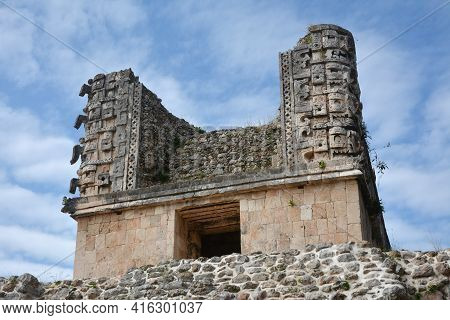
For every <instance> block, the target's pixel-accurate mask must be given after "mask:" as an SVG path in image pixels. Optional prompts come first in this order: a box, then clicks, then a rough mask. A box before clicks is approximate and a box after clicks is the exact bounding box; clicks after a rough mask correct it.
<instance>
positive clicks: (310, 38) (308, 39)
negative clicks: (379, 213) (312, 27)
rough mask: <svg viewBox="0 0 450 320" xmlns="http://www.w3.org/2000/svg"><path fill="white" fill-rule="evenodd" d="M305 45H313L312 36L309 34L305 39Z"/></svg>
mask: <svg viewBox="0 0 450 320" xmlns="http://www.w3.org/2000/svg"><path fill="white" fill-rule="evenodd" d="M303 43H306V44H311V43H312V36H311V35H310V34H308V35H307V36H306V37H304V38H303Z"/></svg>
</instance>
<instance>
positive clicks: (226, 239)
mask: <svg viewBox="0 0 450 320" xmlns="http://www.w3.org/2000/svg"><path fill="white" fill-rule="evenodd" d="M201 241H202V246H201V256H202V257H207V258H211V257H214V256H223V255H226V254H231V253H241V233H240V232H239V231H235V232H227V233H217V234H205V235H202V236H201Z"/></svg>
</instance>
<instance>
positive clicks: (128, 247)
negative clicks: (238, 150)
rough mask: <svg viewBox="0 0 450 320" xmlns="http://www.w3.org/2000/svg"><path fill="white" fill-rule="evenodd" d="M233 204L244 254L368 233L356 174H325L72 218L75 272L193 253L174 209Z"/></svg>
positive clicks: (116, 271)
mask: <svg viewBox="0 0 450 320" xmlns="http://www.w3.org/2000/svg"><path fill="white" fill-rule="evenodd" d="M236 202H237V203H238V206H239V212H238V214H239V217H238V218H239V222H240V223H239V227H238V228H239V229H240V233H241V252H242V253H243V254H250V253H252V252H255V251H263V252H276V251H277V252H281V251H286V250H289V249H302V248H304V247H305V245H307V244H315V243H344V242H347V241H354V242H360V241H363V240H365V241H370V240H371V239H372V237H371V227H370V223H369V217H368V216H367V213H366V212H365V211H364V210H362V209H361V208H362V207H364V201H363V198H362V197H361V194H360V192H359V187H358V182H357V180H356V179H348V180H338V181H333V180H331V181H328V182H319V183H313V184H306V185H299V186H290V187H281V188H274V189H270V190H256V191H251V192H242V193H230V194H228V195H223V196H213V197H205V198H202V199H197V200H192V201H188V202H186V201H175V202H173V203H166V204H161V205H157V206H154V205H147V206H142V207H137V208H134V209H133V208H130V209H126V210H123V211H119V212H117V213H110V212H106V213H99V214H96V215H92V216H82V217H79V218H76V220H77V222H78V232H77V251H76V257H75V267H74V277H75V278H77V279H78V278H91V277H100V276H115V275H120V274H123V273H125V272H126V271H127V270H128V269H129V268H131V267H138V266H142V265H148V264H156V263H158V262H161V261H165V260H170V259H186V258H198V257H199V254H195V253H193V252H189V250H188V248H189V245H190V244H191V243H190V242H191V239H190V238H188V231H187V227H185V226H183V224H184V223H185V222H184V221H183V220H184V219H183V218H182V217H181V215H180V211H182V209H183V208H185V207H186V205H188V206H189V207H202V206H203V205H205V204H211V203H213V204H215V203H221V204H222V203H236ZM198 249H199V250H200V248H198Z"/></svg>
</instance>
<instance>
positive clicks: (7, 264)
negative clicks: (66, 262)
mask: <svg viewBox="0 0 450 320" xmlns="http://www.w3.org/2000/svg"><path fill="white" fill-rule="evenodd" d="M0 266H1V269H2V276H11V275H21V274H24V273H31V274H32V275H34V276H39V277H38V279H39V280H40V281H44V282H53V281H56V280H64V279H71V278H72V274H73V271H72V269H71V268H63V267H53V266H52V265H49V264H42V263H35V262H30V261H29V260H23V259H3V258H0ZM49 269H50V270H49ZM47 270H48V271H47ZM44 272H45V273H44Z"/></svg>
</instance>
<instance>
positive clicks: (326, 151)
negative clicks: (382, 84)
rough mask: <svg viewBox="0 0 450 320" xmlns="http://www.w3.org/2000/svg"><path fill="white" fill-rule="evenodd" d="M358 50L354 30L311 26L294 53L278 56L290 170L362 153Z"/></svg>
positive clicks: (283, 119)
mask: <svg viewBox="0 0 450 320" xmlns="http://www.w3.org/2000/svg"><path fill="white" fill-rule="evenodd" d="M354 52H355V48H354V42H353V38H352V35H351V34H350V32H348V31H346V30H344V29H342V28H339V27H336V26H332V25H319V26H314V27H312V28H310V32H309V34H308V35H307V36H306V37H303V38H302V39H300V41H299V42H298V43H297V46H296V47H295V48H294V49H292V50H288V51H287V52H284V53H281V54H280V76H281V88H282V94H281V101H282V106H281V120H282V127H283V128H284V135H283V136H282V137H283V146H284V150H283V154H284V159H285V163H286V165H287V167H288V169H290V170H293V169H296V168H299V167H302V165H304V164H306V165H308V164H312V163H314V162H316V160H323V159H334V158H342V157H354V156H357V155H358V154H360V153H361V152H362V148H361V145H362V144H361V139H362V138H361V132H360V130H361V129H360V128H361V119H362V116H361V107H360V102H359V86H358V81H357V72H356V60H355V59H356V57H355V54H354ZM292 106H294V107H293V108H292Z"/></svg>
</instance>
